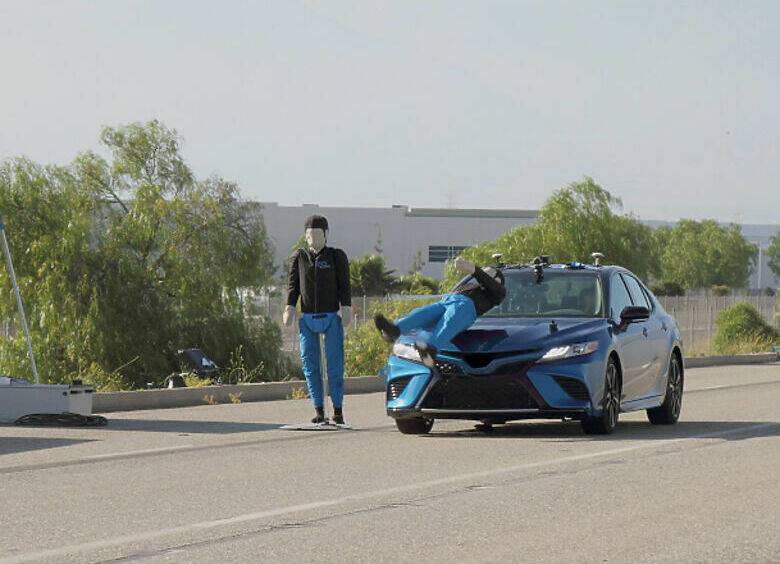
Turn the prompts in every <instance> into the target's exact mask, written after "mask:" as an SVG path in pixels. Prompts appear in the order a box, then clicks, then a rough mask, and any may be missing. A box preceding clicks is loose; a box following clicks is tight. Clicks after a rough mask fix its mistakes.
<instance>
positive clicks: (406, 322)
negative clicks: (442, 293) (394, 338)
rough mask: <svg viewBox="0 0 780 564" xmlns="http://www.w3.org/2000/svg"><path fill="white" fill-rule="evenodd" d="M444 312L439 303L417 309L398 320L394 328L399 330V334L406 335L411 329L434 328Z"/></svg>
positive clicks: (442, 306)
mask: <svg viewBox="0 0 780 564" xmlns="http://www.w3.org/2000/svg"><path fill="white" fill-rule="evenodd" d="M444 311H445V308H444V305H443V304H442V303H441V302H435V303H432V304H428V305H426V306H422V307H418V308H417V309H415V310H413V311H411V312H410V313H409V314H408V315H405V316H404V317H402V318H401V319H399V320H398V321H397V322H396V326H397V327H398V328H399V329H400V330H401V333H408V332H409V331H411V330H412V329H421V328H424V327H434V326H435V325H436V324H437V323H438V322H439V319H440V318H441V316H442V315H443V314H444Z"/></svg>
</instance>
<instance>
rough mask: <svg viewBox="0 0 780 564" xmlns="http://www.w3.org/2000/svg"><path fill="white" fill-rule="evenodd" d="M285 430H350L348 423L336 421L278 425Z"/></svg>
mask: <svg viewBox="0 0 780 564" xmlns="http://www.w3.org/2000/svg"><path fill="white" fill-rule="evenodd" d="M280 429H284V430H285V431H352V430H353V429H352V427H350V426H349V425H337V424H336V423H331V422H330V421H328V422H327V423H303V424H300V425H284V426H282V427H280Z"/></svg>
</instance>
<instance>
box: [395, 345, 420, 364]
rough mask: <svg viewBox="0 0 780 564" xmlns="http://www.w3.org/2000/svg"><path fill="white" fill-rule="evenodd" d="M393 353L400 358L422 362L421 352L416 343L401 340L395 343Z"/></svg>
mask: <svg viewBox="0 0 780 564" xmlns="http://www.w3.org/2000/svg"><path fill="white" fill-rule="evenodd" d="M393 354H394V355H395V356H397V357H398V358H403V359H406V360H412V361H414V362H422V359H421V358H420V352H419V351H418V350H417V347H415V346H414V345H407V344H406V343H401V342H400V341H399V342H397V343H396V344H395V345H393Z"/></svg>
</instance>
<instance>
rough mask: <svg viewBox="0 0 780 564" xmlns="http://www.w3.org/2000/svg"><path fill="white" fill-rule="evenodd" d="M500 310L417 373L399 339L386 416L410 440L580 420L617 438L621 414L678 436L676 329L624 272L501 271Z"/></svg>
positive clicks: (557, 267)
mask: <svg viewBox="0 0 780 564" xmlns="http://www.w3.org/2000/svg"><path fill="white" fill-rule="evenodd" d="M502 272H503V274H504V278H505V284H506V290H507V293H506V298H505V299H504V301H503V302H502V303H501V304H500V305H498V306H496V307H494V308H493V309H492V310H490V311H488V312H487V313H486V314H485V315H484V316H482V317H480V318H479V319H478V320H477V321H476V322H475V323H474V324H473V325H472V326H471V327H470V328H469V329H468V330H466V331H464V332H462V333H460V334H459V335H458V336H457V337H455V338H454V339H453V340H452V343H451V345H450V346H445V347H442V348H441V350H440V351H439V353H438V355H437V357H436V363H435V366H433V367H432V368H430V369H429V368H427V367H426V366H424V365H423V364H422V362H421V359H420V355H419V354H418V351H417V349H416V347H415V345H414V342H415V341H416V340H417V339H419V338H420V337H421V335H420V334H414V333H412V334H408V335H402V336H401V338H400V339H399V340H398V342H396V343H395V346H394V347H393V352H392V354H391V356H390V358H389V360H388V363H387V413H388V415H389V416H390V417H392V418H394V419H395V422H396V425H397V427H398V429H399V430H400V431H401V432H402V433H405V434H423V433H427V432H429V431H430V430H431V428H432V427H433V422H434V420H435V419H467V420H475V421H481V422H482V424H483V428H485V429H489V428H490V427H491V426H492V425H494V424H502V423H506V422H507V421H511V420H518V419H528V418H547V419H553V418H554V419H568V418H572V419H577V420H579V421H580V422H581V424H582V429H583V431H584V432H585V433H588V434H608V433H611V432H612V431H614V429H615V427H616V425H617V422H618V416H619V414H620V413H621V412H627V411H637V410H642V409H643V410H647V416H648V418H649V420H650V422H651V423H653V424H672V423H675V422H676V421H677V419H678V417H679V416H680V408H681V405H682V395H683V375H684V374H683V355H682V339H681V337H680V331H679V329H678V327H677V322H676V321H675V319H674V318H673V317H672V316H671V315H669V314H668V313H666V311H664V309H663V308H662V307H661V304H660V303H659V302H658V300H657V299H656V298H655V296H653V294H652V292H650V290H648V289H647V287H646V286H645V285H644V284H642V282H641V281H640V280H639V279H638V278H637V277H636V276H634V275H633V274H632V273H631V272H629V271H628V270H626V269H625V268H621V267H617V266H591V265H583V264H580V263H571V264H548V263H547V262H540V261H537V263H536V264H534V265H516V266H502Z"/></svg>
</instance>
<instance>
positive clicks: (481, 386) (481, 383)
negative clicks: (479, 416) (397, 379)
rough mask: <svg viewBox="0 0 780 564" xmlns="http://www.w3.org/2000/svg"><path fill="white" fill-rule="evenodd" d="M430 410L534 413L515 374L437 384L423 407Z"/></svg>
mask: <svg viewBox="0 0 780 564" xmlns="http://www.w3.org/2000/svg"><path fill="white" fill-rule="evenodd" d="M422 407H423V408H429V409H536V408H538V407H539V404H538V403H537V402H536V400H534V398H533V397H532V396H531V394H529V393H528V390H527V389H526V387H525V386H524V385H523V383H522V382H521V381H520V378H519V377H518V375H516V374H511V375H509V374H501V375H490V376H468V375H465V374H461V375H457V376H452V377H450V378H447V379H445V380H440V381H439V382H437V383H436V384H435V385H434V386H433V388H432V389H431V391H430V392H429V393H428V395H427V396H426V397H425V400H424V401H423V404H422Z"/></svg>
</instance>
